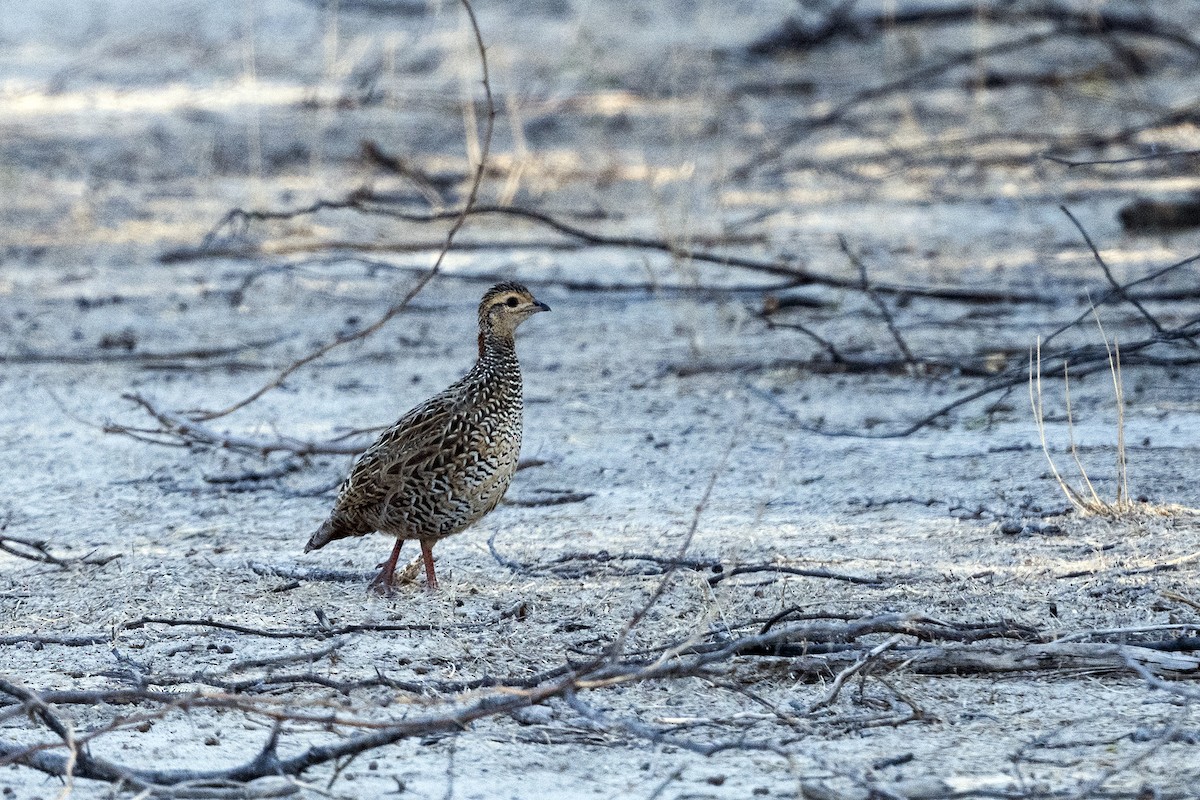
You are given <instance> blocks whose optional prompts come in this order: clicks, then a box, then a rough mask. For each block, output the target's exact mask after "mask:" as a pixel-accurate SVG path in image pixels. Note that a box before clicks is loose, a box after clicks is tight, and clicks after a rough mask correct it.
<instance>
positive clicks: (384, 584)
mask: <svg viewBox="0 0 1200 800" xmlns="http://www.w3.org/2000/svg"><path fill="white" fill-rule="evenodd" d="M402 544H404V540H403V539H397V540H396V546H395V547H393V548H392V554H391V555H390V556H388V560H387V561H385V562H383V563H382V564H379V565H377V566H380V567H382V568H383V569H381V570H380V571H379V574H378V575H376V576H375V579H374V580H372V581H371V583H370V585H369V586H367V590H368V591H375V592H378V593H379V594H382V595H385V596H386V595H390V594H391V593H392V576H393V575H394V574H395V572H396V561H397V560H398V559H399V558H400V545H402Z"/></svg>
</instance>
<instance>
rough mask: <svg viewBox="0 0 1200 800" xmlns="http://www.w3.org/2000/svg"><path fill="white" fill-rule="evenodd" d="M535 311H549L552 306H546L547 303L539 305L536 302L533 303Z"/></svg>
mask: <svg viewBox="0 0 1200 800" xmlns="http://www.w3.org/2000/svg"><path fill="white" fill-rule="evenodd" d="M533 310H534V311H549V310H550V306H548V305H546V304H545V303H539V302H537V301H536V300H535V301H534V303H533Z"/></svg>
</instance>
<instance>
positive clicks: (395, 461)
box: [304, 283, 548, 552]
mask: <svg viewBox="0 0 1200 800" xmlns="http://www.w3.org/2000/svg"><path fill="white" fill-rule="evenodd" d="M514 297H515V298H517V300H518V305H515V306H514V305H513V304H512V300H511V299H510V298H514ZM545 310H548V308H547V306H545V305H544V304H542V303H539V302H537V301H535V300H534V299H533V296H532V295H531V294H530V293H529V290H528V289H526V288H525V287H524V286H521V285H520V284H515V283H505V284H499V285H497V286H495V287H493V288H492V289H491V290H489V291H488V293H487V294H485V295H484V298H483V302H482V303H481V304H480V309H479V319H480V347H479V350H480V352H479V358H478V360H477V361H476V362H475V365H474V366H473V367H472V368H471V370H470V371H469V372H468V373H467V374H466V375H464V376H463V377H462V378H461V379H460V380H458V381H457V382H455V383H454V384H452V385H451V386H449V387H448V388H447V389H445V390H443V391H442V392H439V393H438V394H436V395H434V396H433V397H431V398H429V399H428V400H426V401H425V402H424V403H421V404H420V405H419V406H417V407H416V408H414V409H412V410H411V411H409V412H408V413H407V414H405V415H404V416H403V417H401V418H400V419H399V420H398V421H397V422H396V424H394V425H392V426H391V427H390V428H388V429H387V430H386V431H384V432H383V433H382V434H381V435H380V437H379V439H378V440H376V442H375V443H374V444H373V445H371V447H370V448H368V449H367V451H366V452H364V453H363V454H362V456H361V457H360V458H359V460H358V462H357V463H356V464H355V465H354V468H353V469H352V470H351V472H350V475H349V477H347V478H346V480H345V481H344V482H343V483H342V485H341V487H340V488H339V490H338V496H337V500H336V502H335V503H334V508H333V511H332V513H331V514H330V516H329V519H328V520H326V522H325V523H324V524H323V525H322V526H321V527H320V529H319V530H318V531H317V532H316V533H315V534H313V536H312V538H311V539H309V541H308V544H307V545H306V546H305V548H304V549H305V552H308V551H310V550H316V549H319V548H321V547H324V546H325V545H326V544H328V543H329V542H331V541H334V540H335V539H343V538H346V537H350V536H362V535H365V534H367V533H371V532H374V531H379V532H381V533H385V534H389V535H391V536H394V537H396V538H398V539H420V540H422V541H436V540H438V539H441V538H444V537H446V536H450V535H452V534H455V533H459V532H460V531H463V530H465V529H466V528H468V527H470V526H471V525H472V524H474V523H475V522H477V521H478V520H479V519H480V518H482V517H483V516H484V515H486V514H487V513H488V512H490V511H492V509H494V508H495V507H496V505H497V504H498V503H499V502H500V500H501V498H502V497H504V493H505V492H506V491H507V490H508V486H509V483H510V482H511V481H512V477H513V475H514V473H515V472H516V469H517V459H518V456H519V454H520V450H521V422H522V412H523V401H522V391H521V367H520V364H519V363H518V361H517V352H516V346H515V342H514V336H513V334H514V332H515V330H516V327H517V325H519V324H520V323H521V322H522V321H524V319H526V318H528V317H529V316H531V315H532V314H533V313H535V312H537V311H545Z"/></svg>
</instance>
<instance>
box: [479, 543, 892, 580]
mask: <svg viewBox="0 0 1200 800" xmlns="http://www.w3.org/2000/svg"><path fill="white" fill-rule="evenodd" d="M496 535H497V534H492V536H491V537H490V538H489V539H488V547H489V549H490V550H491V553H492V557H493V558H494V559H496V562H497V563H499V564H500V565H501V566H504V567H507V568H508V569H510V570H512V571H513V572H516V573H519V574H521V575H528V576H537V575H546V576H550V575H552V576H555V577H558V578H585V577H594V576H597V575H617V576H630V575H645V576H651V575H665V574H666V573H668V572H670V571H672V570H675V569H687V570H691V571H693V572H702V573H708V574H709V577H708V579H707V580H708V583H709V585H710V586H715V585H717V584H718V583H721V582H722V581H725V580H727V579H729V578H733V577H736V576H738V575H749V574H754V573H760V572H765V573H774V574H779V575H797V576H800V577H806V578H822V579H826V580H833V581H844V582H846V583H854V584H859V585H863V586H885V585H888V580H887V579H886V578H882V577H873V578H872V577H864V576H861V575H847V574H843V573H840V572H834V571H832V570H828V569H824V568H818V567H810V568H806V567H789V566H786V565H783V564H741V565H726V564H725V563H724V562H722V561H721V560H720V559H708V558H684V557H667V556H657V555H653V554H649V553H609V552H608V551H605V550H601V551H599V552H596V553H564V554H563V555H561V556H557V557H555V558H554V559H553V560H551V561H549V562H547V563H545V564H542V565H530V564H521V563H520V562H517V561H514V560H512V559H510V558H507V557H506V556H503V555H501V554H500V552H499V551H498V550H497V549H496V545H495V540H496ZM624 563H633V564H635V566H628V567H621V566H609V565H619V564H624Z"/></svg>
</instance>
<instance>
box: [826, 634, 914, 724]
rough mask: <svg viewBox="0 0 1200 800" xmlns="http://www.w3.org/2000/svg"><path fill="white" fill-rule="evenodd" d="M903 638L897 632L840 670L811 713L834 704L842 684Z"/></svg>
mask: <svg viewBox="0 0 1200 800" xmlns="http://www.w3.org/2000/svg"><path fill="white" fill-rule="evenodd" d="M903 640H904V635H903V634H900V633H897V634H896V635H894V636H892V637H890V638H889V639H888V640H887V641H885V642H881V643H880V644H878V645H876V646H875V647H872V648H871V650H870V651H869V652H867V653H866V654H865V655H863V657H862V658H860V659H859V660H858V661H855V662H854V663H853V664H851V665H850V666H848V667H846V668H845V669H844V670H842V671H841V672H839V673H838V674H837V677H836V678H834V679H833V685H832V686H830V687H829V691H828V692H826V693H825V696H824V697H822V698H821V699H820V700H817V701H816V702H815V703H813V704H812V705H810V706H809V707H808V712H809V713H810V714H811V713H812V712H814V711H816V710H817V709H820V708H824V707H825V706H828V705H832V704H833V701H834V700H837V697H838V694H840V693H841V691H842V686H844V685H845V684H846V681H848V680H849V679H850V678H853V677H854V676H855V675H857V674H858V673H859V672H861V671H862V670H863V669H865V668H866V666H867V665H868V664H870V663H871V662H872V661H874V660H876V659H877V658H879V656H881V655H882V654H883V653H885V652H887V651H888V650H891V649H892V648H893V647H895V646H896V645H898V644H900V642H901V641H903Z"/></svg>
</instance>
